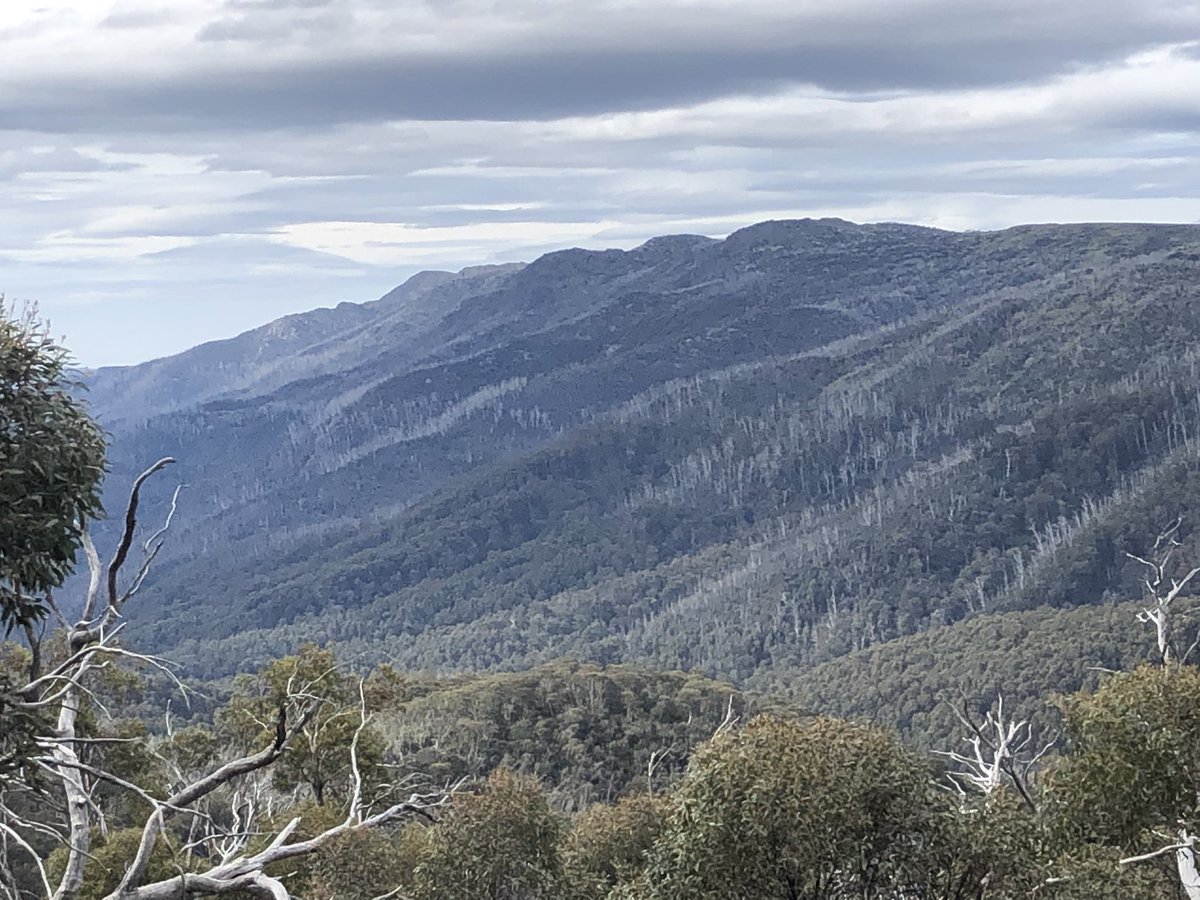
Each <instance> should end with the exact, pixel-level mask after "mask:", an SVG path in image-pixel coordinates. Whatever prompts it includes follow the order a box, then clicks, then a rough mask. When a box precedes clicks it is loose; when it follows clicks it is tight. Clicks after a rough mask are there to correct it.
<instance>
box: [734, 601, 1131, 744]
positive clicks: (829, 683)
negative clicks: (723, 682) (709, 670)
mask: <svg viewBox="0 0 1200 900" xmlns="http://www.w3.org/2000/svg"><path fill="white" fill-rule="evenodd" d="M1139 608H1140V607H1139V606H1138V605H1137V604H1133V603H1123V604H1119V605H1118V604H1112V605H1109V604H1104V605H1098V606H1087V607H1075V608H1066V609H1053V608H1043V609H1035V610H1026V611H1021V612H1009V613H988V614H981V615H976V616H973V617H971V618H969V619H966V620H964V621H962V622H956V623H955V624H953V625H943V626H939V627H936V628H931V629H929V630H928V631H924V632H921V633H920V634H914V635H909V636H908V637H903V638H899V639H898V640H894V641H888V642H885V643H882V644H876V645H873V646H871V647H867V648H866V649H864V650H858V651H855V652H853V653H849V654H847V655H846V656H843V657H840V658H839V659H835V660H831V661H829V662H827V663H822V664H821V665H819V666H816V667H815V668H813V669H811V670H809V671H807V672H804V673H803V674H802V675H801V676H799V677H797V676H796V675H795V674H794V673H790V672H786V671H785V672H777V673H771V674H769V675H764V676H762V677H760V678H756V679H754V682H753V686H754V687H755V688H757V689H759V690H761V691H764V692H766V693H769V694H772V695H779V696H784V697H788V698H789V699H791V700H792V701H793V702H794V703H795V704H796V705H797V706H799V707H800V708H801V709H806V710H811V711H814V712H818V713H821V714H823V715H830V716H837V717H839V718H844V719H855V720H866V721H870V722H874V723H876V724H879V725H882V726H885V727H894V728H897V729H898V730H899V731H900V732H901V733H902V734H903V735H904V736H905V738H907V739H908V740H910V741H912V742H913V743H915V744H917V745H919V746H922V747H925V748H928V749H935V750H936V749H941V750H945V749H949V748H951V747H953V746H955V744H956V742H957V741H958V739H959V738H961V737H963V734H962V726H961V724H960V723H959V721H958V718H957V716H956V714H955V709H956V708H958V707H959V706H960V705H961V700H960V698H961V697H962V696H964V695H965V696H967V697H970V698H973V699H975V700H978V701H980V702H982V703H985V704H986V703H990V702H992V701H993V700H994V699H995V698H996V696H997V695H1000V694H1003V696H1004V702H1005V707H1006V709H1007V710H1008V711H1009V712H1010V713H1012V714H1013V715H1015V716H1016V717H1017V718H1019V719H1026V720H1028V721H1029V722H1030V723H1032V725H1033V726H1034V729H1035V730H1036V731H1037V732H1038V733H1039V734H1040V735H1043V736H1046V738H1047V739H1049V737H1051V736H1052V735H1054V734H1056V733H1057V732H1058V731H1059V730H1060V729H1061V724H1062V723H1061V717H1060V714H1059V711H1058V708H1057V707H1056V706H1055V705H1054V704H1052V703H1050V702H1049V698H1050V697H1051V695H1053V694H1056V693H1062V694H1068V693H1073V692H1075V691H1078V690H1081V689H1085V688H1086V689H1094V688H1095V687H1097V686H1098V685H1099V683H1100V680H1101V679H1102V678H1103V675H1102V672H1103V671H1105V670H1107V671H1121V670H1124V669H1129V668H1132V667H1134V666H1135V665H1137V663H1138V662H1140V661H1142V660H1145V659H1148V658H1149V657H1150V656H1151V655H1152V653H1153V650H1154V635H1153V633H1152V630H1151V629H1149V628H1147V627H1145V626H1143V625H1140V624H1138V622H1137V621H1136V619H1135V617H1136V615H1137V611H1138V609H1139Z"/></svg>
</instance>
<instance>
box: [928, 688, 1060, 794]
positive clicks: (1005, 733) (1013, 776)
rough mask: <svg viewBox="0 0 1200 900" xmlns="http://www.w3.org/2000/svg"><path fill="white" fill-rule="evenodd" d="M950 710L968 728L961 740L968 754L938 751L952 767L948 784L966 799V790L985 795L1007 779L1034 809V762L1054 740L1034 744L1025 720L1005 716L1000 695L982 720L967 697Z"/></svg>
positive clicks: (1043, 754)
mask: <svg viewBox="0 0 1200 900" xmlns="http://www.w3.org/2000/svg"><path fill="white" fill-rule="evenodd" d="M952 709H953V710H954V715H955V716H956V717H957V718H958V721H959V722H961V723H962V724H963V726H965V727H966V728H967V729H968V732H969V733H968V735H967V736H966V737H964V738H963V740H964V742H965V743H966V744H967V745H968V746H970V748H971V750H970V752H969V753H959V752H958V751H955V750H941V751H937V755H939V756H942V757H945V759H947V760H948V761H949V762H950V763H951V764H952V765H953V766H954V767H955V768H952V769H951V770H950V771H949V772H947V775H946V777H947V778H948V779H949V781H950V784H951V785H952V786H953V787H954V788H955V790H957V791H958V793H959V794H961V795H962V796H963V797H964V798H965V797H966V795H967V793H968V789H973V790H975V791H977V792H979V793H981V794H983V795H984V796H988V795H990V794H992V793H993V792H994V791H995V790H996V789H997V788H999V787H1000V786H1001V785H1002V784H1004V783H1005V782H1008V783H1009V784H1011V785H1012V786H1013V788H1014V789H1015V790H1016V792H1017V794H1018V795H1019V796H1020V797H1021V800H1022V801H1023V802H1024V803H1025V805H1026V806H1027V807H1029V809H1030V810H1031V811H1033V812H1036V811H1037V801H1036V800H1035V799H1034V796H1033V789H1032V785H1031V779H1032V777H1033V773H1034V771H1035V769H1036V768H1037V764H1038V763H1039V762H1040V761H1041V759H1042V758H1043V757H1044V756H1045V755H1046V754H1047V753H1049V752H1050V750H1051V748H1053V746H1054V744H1055V742H1054V741H1053V740H1051V741H1047V742H1045V743H1044V744H1042V745H1041V746H1040V747H1037V746H1036V744H1035V742H1034V735H1033V729H1032V728H1031V727H1030V725H1029V722H1028V721H1027V720H1025V719H1021V720H1019V721H1015V720H1013V719H1009V718H1007V717H1006V716H1005V714H1004V695H1003V694H1000V695H997V700H996V705H995V708H994V710H993V709H989V710H988V711H987V714H986V715H985V716H984V718H983V720H982V721H980V720H979V719H978V717H977V716H976V715H975V713H974V711H973V710H972V709H971V704H970V703H969V702H968V700H967V699H966V697H963V699H962V703H961V705H960V706H954V707H952Z"/></svg>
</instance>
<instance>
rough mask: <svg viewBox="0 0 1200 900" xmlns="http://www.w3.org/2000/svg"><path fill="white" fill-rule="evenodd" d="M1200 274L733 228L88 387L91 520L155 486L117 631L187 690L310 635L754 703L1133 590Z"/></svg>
mask: <svg viewBox="0 0 1200 900" xmlns="http://www.w3.org/2000/svg"><path fill="white" fill-rule="evenodd" d="M1198 276H1200V228H1197V227H1187V226H1141V225H1081V226H1050V225H1047V226H1025V227H1020V228H1014V229H1009V230H1006V231H1000V232H989V233H965V234H960V233H952V232H945V231H938V230H934V229H926V228H917V227H912V226H904V225H866V226H860V225H854V224H851V223H848V222H843V221H839V220H819V221H812V220H803V221H794V222H766V223H762V224H760V225H756V226H752V227H750V228H747V229H743V230H742V231H739V232H736V233H734V234H733V235H730V236H729V237H728V238H726V239H725V240H723V241H712V240H709V239H706V238H699V237H694V236H680V237H669V238H658V239H655V240H653V241H650V242H648V243H647V244H645V245H643V246H641V247H639V248H636V249H634V250H631V251H628V252H621V251H615V250H613V251H603V252H591V251H583V250H571V251H564V252H560V253H552V254H548V255H547V256H544V257H542V258H540V259H538V260H535V261H534V262H532V263H530V264H528V265H526V266H519V267H508V268H501V269H486V270H465V271H464V272H462V273H459V274H457V275H451V274H447V273H429V274H426V275H423V276H418V278H417V279H415V280H414V281H410V282H409V283H408V284H406V285H405V286H403V287H402V288H399V289H397V291H396V292H393V293H392V294H389V295H388V296H387V297H385V298H382V299H381V300H380V301H377V302H376V303H375V304H367V305H365V306H361V307H354V306H349V305H343V306H341V307H338V308H337V309H334V310H321V311H317V312H316V313H310V314H306V315H303V316H293V317H288V318H286V319H283V320H281V321H280V322H278V323H274V324H273V325H270V326H267V327H265V328H263V329H258V330H256V331H253V332H249V333H247V334H245V335H242V336H241V337H239V338H236V339H234V340H233V341H228V342H221V343H218V344H210V345H205V346H203V347H199V348H196V349H195V350H192V351H189V352H188V353H186V354H182V355H180V356H178V357H172V358H170V359H167V360H158V361H155V362H153V363H148V364H146V365H144V366H137V367H132V368H129V369H113V370H100V371H99V372H97V373H96V374H95V376H94V378H93V382H92V389H91V396H92V399H93V402H94V404H95V407H96V409H97V410H98V412H99V414H100V415H101V417H102V419H103V420H104V421H105V423H106V424H107V425H108V427H109V428H110V430H111V431H112V434H113V438H114V445H113V476H112V479H111V482H110V483H111V484H113V485H114V487H113V490H114V491H116V490H117V488H116V486H117V485H120V484H121V483H127V481H128V479H129V477H131V475H132V474H133V473H134V472H135V471H136V470H137V469H138V468H139V467H141V466H143V465H145V464H146V463H147V462H148V461H151V460H153V459H154V458H157V457H158V456H161V455H164V454H168V453H169V454H171V455H174V456H176V457H178V458H179V459H180V464H179V466H178V472H177V473H175V474H176V475H177V477H178V478H179V479H180V480H182V481H184V482H186V483H187V484H188V487H187V488H186V489H185V491H184V493H183V495H182V501H181V509H180V513H179V516H178V518H177V519H176V529H175V533H174V534H173V536H172V539H171V544H170V555H169V556H164V558H163V560H162V565H161V566H160V567H159V568H158V570H157V572H156V576H155V578H154V581H153V584H150V583H148V584H147V587H146V589H145V591H144V593H143V594H141V595H139V598H138V601H139V602H138V604H137V606H136V608H134V609H132V610H131V617H132V618H134V619H135V620H137V621H136V628H134V629H132V631H131V633H134V634H137V635H138V636H139V639H140V640H141V641H142V642H143V643H144V645H145V646H146V647H147V648H151V649H155V650H159V651H166V652H169V653H170V654H171V655H173V656H175V657H177V658H180V659H183V660H185V661H186V662H188V663H190V664H192V665H194V666H196V667H197V669H198V670H199V671H201V672H203V673H207V674H222V673H227V672H230V671H234V670H236V669H239V668H244V667H247V666H250V665H253V664H254V663H255V662H256V661H259V660H262V659H265V658H268V657H272V656H277V655H281V654H282V653H285V652H288V651H290V650H292V649H294V647H295V646H296V644H297V643H299V642H301V641H304V640H329V641H334V642H336V643H337V644H338V646H339V647H340V648H341V649H342V650H343V652H345V653H346V654H348V655H349V657H350V658H352V659H355V660H360V661H364V662H365V661H377V660H393V661H395V662H397V663H399V664H401V665H404V666H407V667H412V668H430V669H458V668H475V669H478V668H523V667H529V666H532V665H536V664H539V663H542V662H545V661H547V660H550V659H553V658H555V657H558V656H562V655H573V656H576V657H581V658H588V659H593V660H595V661H598V662H603V663H614V662H622V661H634V662H641V663H647V664H652V665H656V666H660V667H667V668H684V669H696V670H700V671H703V672H706V673H709V674H711V675H715V676H720V677H723V678H729V679H733V680H735V681H737V682H740V683H748V684H768V685H770V686H771V687H772V688H773V689H776V688H779V687H780V686H782V687H783V688H784V689H786V687H787V685H788V684H789V683H796V679H799V678H801V677H802V675H803V673H806V672H810V671H816V667H818V666H823V665H831V664H832V663H833V661H835V660H838V659H840V658H842V657H843V656H845V655H846V654H848V653H854V652H857V651H862V650H864V649H865V648H869V647H873V646H876V645H881V644H884V643H886V642H890V641H895V640H897V639H902V638H904V637H905V636H911V635H920V634H921V633H923V632H925V631H927V630H928V629H930V628H937V627H939V626H945V625H950V624H952V623H955V622H960V621H964V620H975V619H980V618H981V617H986V616H991V615H994V614H997V613H1004V612H1012V611H1020V610H1033V609H1038V608H1040V607H1062V608H1067V607H1075V606H1081V605H1087V604H1092V603H1096V602H1098V601H1101V600H1108V599H1121V598H1130V597H1134V596H1136V592H1137V589H1138V588H1137V579H1136V577H1135V574H1136V573H1134V572H1133V571H1132V570H1131V569H1130V568H1129V566H1128V565H1127V562H1128V560H1126V559H1125V557H1124V555H1123V551H1124V550H1126V549H1129V550H1139V549H1142V548H1144V547H1145V546H1146V544H1147V543H1148V542H1149V541H1150V540H1152V539H1153V535H1154V534H1155V533H1156V531H1155V529H1156V528H1157V526H1158V525H1159V524H1161V523H1163V522H1165V521H1169V520H1171V519H1173V518H1174V516H1176V515H1179V514H1184V515H1185V517H1186V516H1187V515H1189V514H1190V513H1191V511H1192V510H1193V509H1196V508H1200V502H1198V501H1200V463H1198V460H1197V447H1198V446H1200V445H1198V444H1197V443H1196V435H1197V429H1198V428H1200V394H1198V392H1197V388H1196V385H1197V377H1196V376H1197V373H1196V364H1197V351H1196V336H1197V334H1200V277H1198ZM168 487H169V485H168V484H167V483H166V481H165V480H163V481H160V482H159V484H158V486H157V487H156V491H157V494H156V498H157V500H158V501H159V502H161V501H162V500H163V498H164V494H163V492H164V491H165V490H167V489H168ZM156 498H154V497H152V498H151V500H154V499H156ZM147 508H149V509H153V508H154V503H153V502H152V503H149V504H148V505H147ZM1196 519H1197V521H1196V522H1192V523H1191V524H1192V525H1193V526H1194V525H1196V524H1200V517H1196ZM1191 533H1192V531H1191V530H1190V529H1189V535H1190V534H1191ZM1187 544H1188V546H1187V547H1186V548H1185V549H1186V552H1187V553H1190V554H1191V555H1192V556H1193V557H1194V558H1200V543H1198V542H1197V541H1196V540H1194V539H1192V538H1191V537H1189V538H1188V541H1187ZM821 671H829V670H826V669H821ZM848 677H849V676H848Z"/></svg>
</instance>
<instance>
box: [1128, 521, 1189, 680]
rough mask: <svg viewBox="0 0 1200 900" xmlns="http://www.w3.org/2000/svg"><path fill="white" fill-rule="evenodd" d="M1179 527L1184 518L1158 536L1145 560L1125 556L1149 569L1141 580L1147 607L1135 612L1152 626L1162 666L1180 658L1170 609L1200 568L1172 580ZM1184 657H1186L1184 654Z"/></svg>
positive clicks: (1173, 611)
mask: <svg viewBox="0 0 1200 900" xmlns="http://www.w3.org/2000/svg"><path fill="white" fill-rule="evenodd" d="M1182 524H1183V519H1182V518H1178V519H1176V520H1175V522H1174V524H1173V525H1171V526H1170V527H1169V528H1167V529H1166V530H1165V531H1163V532H1161V533H1160V534H1159V535H1158V537H1157V538H1156V539H1155V541H1154V546H1153V547H1151V548H1150V554H1149V558H1148V559H1147V558H1143V557H1141V556H1136V555H1135V554H1133V553H1126V554H1125V555H1126V556H1128V557H1129V558H1130V559H1132V560H1134V561H1135V562H1138V563H1140V564H1141V565H1143V566H1145V567H1146V569H1147V570H1148V572H1147V575H1146V578H1145V580H1144V581H1143V584H1145V586H1146V600H1147V606H1146V608H1145V609H1143V610H1142V611H1141V612H1139V613H1138V621H1139V622H1148V623H1150V624H1152V625H1153V626H1154V631H1155V637H1156V638H1157V640H1158V656H1159V660H1160V661H1161V662H1162V664H1163V665H1164V666H1165V665H1167V664H1168V663H1170V662H1172V661H1173V660H1175V659H1176V658H1177V657H1178V656H1179V654H1178V653H1177V651H1176V648H1175V627H1174V626H1175V610H1174V609H1172V605H1173V604H1174V603H1175V601H1176V600H1178V599H1179V595H1180V593H1182V591H1183V589H1184V588H1185V587H1187V585H1188V583H1189V582H1190V581H1191V580H1192V579H1193V578H1195V577H1196V575H1197V574H1200V566H1196V567H1194V568H1192V569H1191V570H1190V571H1189V572H1188V573H1187V574H1186V575H1184V576H1183V577H1182V578H1178V579H1177V578H1173V577H1172V576H1171V574H1170V570H1171V558H1172V557H1173V556H1174V555H1175V551H1176V550H1178V549H1179V548H1180V547H1181V546H1183V545H1182V544H1181V543H1180V542H1179V539H1178V537H1177V535H1178V534H1179V528H1180V526H1181V525H1182ZM1193 646H1194V645H1193ZM1188 652H1190V650H1189V651H1188ZM1183 656H1184V657H1186V656H1187V654H1186V653H1185V654H1183Z"/></svg>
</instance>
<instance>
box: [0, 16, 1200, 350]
mask: <svg viewBox="0 0 1200 900" xmlns="http://www.w3.org/2000/svg"><path fill="white" fill-rule="evenodd" d="M0 210H2V215H3V216H4V224H3V227H2V228H0V290H2V291H4V292H5V293H7V295H8V297H9V299H10V300H12V299H21V300H35V301H37V302H38V303H39V305H40V307H41V309H42V311H43V313H44V314H46V315H48V316H49V317H50V318H51V320H52V323H53V327H54V330H55V332H56V333H58V334H61V335H65V337H66V340H67V343H68V344H69V345H70V346H71V347H72V348H73V349H74V351H75V353H76V354H77V356H78V357H79V358H80V359H81V360H82V361H83V362H84V363H87V364H89V365H101V364H111V363H127V362H134V361H138V360H142V359H146V358H150V357H153V356H159V355H163V354H166V353H170V352H174V351H176V350H179V349H182V348H184V347H187V346H191V345H192V344H195V343H198V342H199V341H201V340H206V339H210V338H215V337H223V336H229V335H232V334H234V333H236V332H238V331H241V330H244V329H245V328H248V327H251V326H253V325H256V324H261V323H262V322H265V321H268V320H270V319H272V318H275V317H277V316H279V315H282V314H284V313H286V312H290V311H297V310H302V309H308V308H312V307H314V306H320V305H332V304H334V303H337V302H338V301H341V300H368V299H372V298H374V297H376V296H379V295H380V294H382V293H384V292H385V291H387V290H388V289H390V288H391V287H393V286H394V285H395V284H397V283H399V282H400V281H402V280H403V279H404V278H405V277H407V275H409V274H411V273H413V272H415V271H417V270H419V269H422V268H454V269H456V268H461V267H462V266H465V265H471V264H475V263H482V262H493V261H508V260H520V259H531V258H533V257H535V256H537V255H538V254H540V253H542V252H545V251H546V250H549V249H553V248H558V247H563V246H587V247H612V246H615V247H628V246H632V245H635V244H637V243H640V242H641V241H642V240H645V239H646V238H648V237H651V236H653V235H656V234H663V233H671V232H683V231H687V232H699V233H704V234H710V235H716V236H720V235H723V234H726V233H728V232H729V231H731V230H733V229H735V228H738V227H740V226H742V225H745V224H749V223H751V222H755V221H759V220H762V219H767V218H779V217H792V216H805V215H813V216H817V215H838V216H843V217H845V218H849V219H853V220H856V221H883V220H895V221H907V222H916V223H921V224H928V225H937V226H941V227H945V228H954V229H964V228H998V227H1003V226H1007V225H1011V224H1016V223H1020V222H1031V221H1097V220H1124V221H1160V222H1196V221H1200V0H1055V2H1047V0H171V2H166V0H117V2H112V0H41V2H25V0H3V3H2V5H0Z"/></svg>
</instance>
